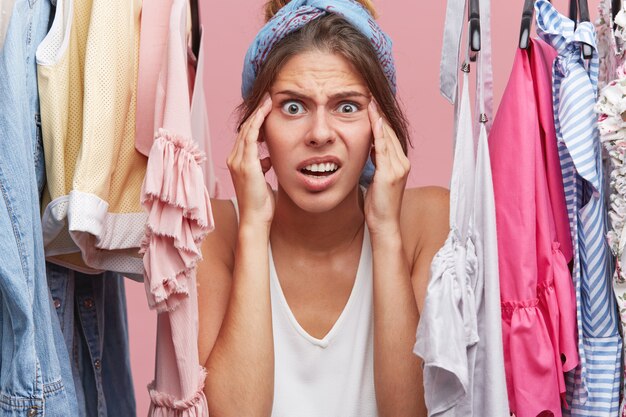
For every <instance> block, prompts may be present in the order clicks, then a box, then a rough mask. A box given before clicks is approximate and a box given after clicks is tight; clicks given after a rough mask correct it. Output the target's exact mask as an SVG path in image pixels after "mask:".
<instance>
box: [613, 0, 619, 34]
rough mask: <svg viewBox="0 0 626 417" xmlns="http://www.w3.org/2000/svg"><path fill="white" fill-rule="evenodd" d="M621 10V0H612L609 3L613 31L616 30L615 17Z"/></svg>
mask: <svg viewBox="0 0 626 417" xmlns="http://www.w3.org/2000/svg"><path fill="white" fill-rule="evenodd" d="M621 9H622V0H612V1H611V14H612V15H613V29H614V30H615V29H617V25H615V17H616V16H617V14H618V13H619V11H620V10H621Z"/></svg>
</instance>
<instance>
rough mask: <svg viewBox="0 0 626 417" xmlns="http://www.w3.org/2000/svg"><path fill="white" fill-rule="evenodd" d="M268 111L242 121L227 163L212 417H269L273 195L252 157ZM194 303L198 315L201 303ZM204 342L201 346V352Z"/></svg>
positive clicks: (211, 358) (210, 378) (210, 387)
mask: <svg viewBox="0 0 626 417" xmlns="http://www.w3.org/2000/svg"><path fill="white" fill-rule="evenodd" d="M270 110H271V101H269V99H268V100H266V101H265V102H264V104H263V105H261V106H260V108H259V109H257V111H256V112H255V113H254V114H253V115H252V116H251V117H250V118H249V119H248V121H246V123H244V125H243V126H242V128H241V129H240V133H239V136H238V138H237V142H236V144H235V148H234V149H233V152H232V153H231V155H230V157H229V159H228V167H229V169H230V172H231V177H232V179H233V183H234V186H235V191H236V193H237V198H238V203H239V210H240V222H239V228H238V230H237V234H236V235H237V239H236V244H235V253H234V262H233V268H232V285H231V288H230V293H229V298H228V302H227V306H226V309H225V314H224V320H223V322H222V324H221V327H220V329H219V333H218V335H217V338H216V340H215V344H214V346H213V348H212V349H210V353H209V355H208V359H207V361H206V368H207V379H206V386H205V393H206V396H207V401H208V405H209V414H210V415H212V416H216V417H230V416H233V417H240V416H246V417H257V416H258V417H269V416H270V414H271V411H272V402H273V396H274V344H273V336H272V314H271V304H270V287H269V255H268V249H267V248H268V243H269V230H270V225H271V221H272V217H273V212H274V200H273V198H274V197H273V195H272V192H271V190H270V189H269V187H268V186H267V184H266V182H265V178H264V175H263V174H264V171H266V170H267V169H269V165H268V164H264V167H262V164H261V163H260V162H259V160H258V156H257V155H258V148H257V138H258V133H259V129H260V127H261V125H262V123H263V121H264V119H265V116H266V115H267V114H268V113H269V111H270ZM216 222H217V219H216ZM209 249H210V248H209ZM218 265H219V263H218ZM203 273H205V274H207V275H208V276H207V277H205V278H204V279H209V280H210V279H211V276H210V274H211V272H209V271H204V269H203ZM198 304H199V305H200V311H201V314H202V309H203V300H202V299H201V300H199V303H198ZM209 339H210V338H207V340H205V341H204V342H203V343H204V344H205V347H204V350H203V351H204V352H206V351H207V347H209V346H208V345H209V344H210V340H209Z"/></svg>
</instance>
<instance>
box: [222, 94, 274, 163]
mask: <svg viewBox="0 0 626 417" xmlns="http://www.w3.org/2000/svg"><path fill="white" fill-rule="evenodd" d="M271 110H272V100H271V98H270V96H269V94H266V95H265V98H264V100H263V101H262V103H261V104H260V105H259V107H257V109H256V110H255V111H254V112H253V113H252V114H251V115H250V117H248V119H247V120H246V121H245V122H244V123H243V124H242V125H241V128H240V129H239V133H238V135H237V139H236V141H235V146H234V147H233V151H232V152H231V155H230V156H229V158H228V161H227V162H228V164H229V165H230V166H239V165H240V164H241V163H242V162H243V161H244V160H246V159H247V160H249V159H250V158H251V157H252V156H253V159H255V160H256V159H257V157H258V147H257V144H256V141H257V139H258V137H259V133H260V129H261V127H262V126H263V122H264V121H265V118H266V117H267V115H268V114H269V113H270V111H271Z"/></svg>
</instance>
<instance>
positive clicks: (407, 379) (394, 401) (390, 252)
mask: <svg viewBox="0 0 626 417" xmlns="http://www.w3.org/2000/svg"><path fill="white" fill-rule="evenodd" d="M368 112H369V116H370V122H371V124H372V133H373V136H374V149H373V156H374V158H373V159H374V162H375V164H376V171H375V173H374V178H373V179H372V183H371V184H370V186H369V189H368V191H367V195H366V198H365V204H364V211H365V219H366V221H367V226H368V229H369V232H370V239H371V242H372V256H373V273H374V384H375V387H376V402H377V404H378V411H379V414H380V415H381V416H389V417H416V416H419V415H421V414H420V412H421V410H420V407H421V404H422V402H423V400H422V398H421V397H422V395H420V393H421V389H420V387H421V369H420V363H419V361H418V358H417V357H416V356H415V355H414V354H413V345H414V343H415V331H416V329H417V321H418V313H417V305H416V303H415V297H414V295H413V288H412V285H411V275H410V266H409V262H408V261H407V257H406V253H405V249H404V243H403V240H402V225H401V213H402V208H403V196H404V188H405V184H406V180H407V176H408V173H409V169H410V164H409V160H408V158H407V157H406V155H404V153H403V151H402V148H401V146H400V142H399V141H398V138H397V136H396V134H395V133H394V132H393V130H392V129H391V127H390V126H389V124H388V123H387V122H386V121H384V120H383V119H382V118H381V116H380V114H379V112H378V109H377V106H376V105H375V103H374V102H372V103H371V104H370V106H369V109H368Z"/></svg>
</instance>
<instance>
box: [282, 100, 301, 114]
mask: <svg viewBox="0 0 626 417" xmlns="http://www.w3.org/2000/svg"><path fill="white" fill-rule="evenodd" d="M283 110H284V111H285V112H287V114H299V113H302V112H304V106H302V104H300V103H298V102H297V101H287V102H286V103H285V104H283Z"/></svg>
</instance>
